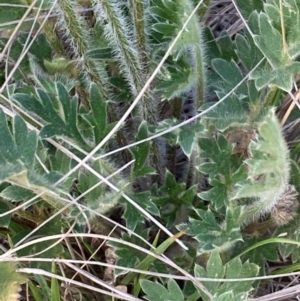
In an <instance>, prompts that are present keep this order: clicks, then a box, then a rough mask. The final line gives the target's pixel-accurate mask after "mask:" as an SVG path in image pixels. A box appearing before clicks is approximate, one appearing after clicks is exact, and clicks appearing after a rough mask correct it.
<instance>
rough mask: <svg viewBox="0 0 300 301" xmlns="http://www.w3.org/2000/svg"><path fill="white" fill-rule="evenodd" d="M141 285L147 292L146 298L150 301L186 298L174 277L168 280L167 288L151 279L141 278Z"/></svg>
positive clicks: (179, 300) (180, 300) (181, 300)
mask: <svg viewBox="0 0 300 301" xmlns="http://www.w3.org/2000/svg"><path fill="white" fill-rule="evenodd" d="M141 286H142V289H143V291H144V292H145V293H146V299H147V300H149V301H156V300H157V301H164V300H170V301H183V300H184V296H183V293H182V292H181V289H180V287H179V286H178V284H177V283H176V282H175V280H173V279H170V280H169V281H168V286H167V288H165V287H164V286H163V285H161V284H160V283H155V282H151V281H149V280H141Z"/></svg>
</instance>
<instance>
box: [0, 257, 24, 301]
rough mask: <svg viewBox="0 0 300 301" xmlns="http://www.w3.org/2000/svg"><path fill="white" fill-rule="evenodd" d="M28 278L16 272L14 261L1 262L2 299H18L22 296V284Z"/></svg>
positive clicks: (0, 287)
mask: <svg viewBox="0 0 300 301" xmlns="http://www.w3.org/2000/svg"><path fill="white" fill-rule="evenodd" d="M25 281H26V278H25V277H24V276H22V275H21V274H20V273H17V272H16V264H15V263H13V262H1V263H0V300H1V301H4V300H12V301H17V300H19V298H20V294H19V292H20V290H21V284H22V283H24V282H25Z"/></svg>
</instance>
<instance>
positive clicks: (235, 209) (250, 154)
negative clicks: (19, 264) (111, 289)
mask: <svg viewBox="0 0 300 301" xmlns="http://www.w3.org/2000/svg"><path fill="white" fill-rule="evenodd" d="M0 2H1V4H4V2H3V1H1V0H0ZM209 2H210V1H205V3H204V4H203V5H200V6H199V7H200V9H199V10H198V11H197V12H196V13H195V14H194V15H191V14H192V12H193V10H194V9H195V7H196V5H198V1H194V0H189V1H182V0H176V1H171V0H153V1H144V0H131V1H117V0H113V1H104V0H83V1H81V0H78V1H76V0H58V1H57V3H56V5H55V7H54V11H53V12H52V13H53V15H51V18H48V19H46V20H45V24H44V25H43V30H42V31H40V32H39V33H38V35H37V37H35V36H34V34H35V32H36V30H37V29H39V27H40V26H41V22H42V21H41V20H40V19H39V20H38V21H37V22H36V23H34V24H35V25H34V26H33V27H32V31H30V30H29V29H30V28H31V27H29V26H32V25H33V21H32V20H34V18H35V17H36V16H37V9H36V6H37V5H40V4H43V5H42V8H43V9H44V10H45V11H46V12H49V9H50V6H51V5H52V2H51V1H45V3H42V2H41V1H37V3H36V4H35V8H34V9H33V10H32V11H28V17H29V19H28V20H26V21H25V22H24V24H23V25H22V26H21V28H20V30H19V31H17V32H16V33H14V35H15V36H14V37H13V38H12V39H10V38H11V30H12V29H13V28H14V27H12V23H9V22H15V21H17V20H19V19H21V18H22V16H23V14H24V13H25V11H26V9H27V7H28V5H30V4H32V3H33V2H32V1H31V0H26V1H11V4H19V5H18V6H9V5H6V4H5V5H4V6H0V19H1V22H3V23H4V24H1V28H5V31H3V33H2V32H1V39H0V45H1V50H2V49H5V52H3V54H2V55H1V64H2V63H3V65H1V69H2V67H3V66H4V67H5V68H3V70H5V71H4V72H1V71H0V81H1V84H2V83H4V82H5V81H6V77H7V72H8V73H9V72H10V71H11V70H12V69H13V68H14V66H15V65H16V64H17V63H16V62H17V61H18V59H19V58H20V57H21V56H22V55H23V50H24V49H23V48H24V45H25V44H27V42H32V44H31V46H30V47H29V49H28V50H27V51H26V54H25V56H24V58H23V59H22V61H21V62H20V63H18V64H17V68H16V70H15V71H14V73H13V74H11V76H10V79H9V80H8V83H7V84H6V85H5V87H3V88H1V91H2V95H1V99H0V101H1V110H0V129H1V130H0V141H2V142H1V143H0V183H1V185H0V196H1V199H0V232H1V236H3V241H9V246H8V245H6V246H5V247H3V248H1V250H2V252H3V253H5V252H4V250H5V248H14V246H20V245H22V244H23V243H25V242H27V241H30V239H33V237H32V236H33V235H35V237H38V238H39V237H47V236H49V235H52V234H61V233H65V232H66V231H70V232H73V233H76V232H78V233H80V235H81V237H80V239H79V238H78V237H77V238H76V239H74V240H73V238H72V239H71V238H70V237H67V235H66V237H64V238H65V239H64V240H63V241H62V243H57V244H54V245H53V241H52V240H49V241H43V242H37V243H35V244H34V245H32V246H26V247H24V248H20V249H19V250H18V251H16V252H15V253H14V255H15V256H16V257H17V256H34V257H35V258H39V259H41V258H43V259H45V258H55V257H60V258H72V259H78V258H80V259H81V257H82V256H84V257H86V258H93V256H98V257H99V258H100V259H99V258H97V261H99V262H103V258H102V256H104V255H103V253H104V252H103V253H102V251H98V250H97V251H96V252H94V251H95V250H94V247H95V245H97V243H95V241H92V242H90V241H86V240H85V238H84V232H86V231H87V229H88V230H89V231H90V230H91V231H92V233H95V234H100V235H102V236H101V240H102V239H104V236H103V235H108V234H109V236H110V235H117V237H119V238H121V240H119V241H118V242H116V241H114V242H109V244H110V246H111V247H112V248H113V250H114V253H115V254H114V256H115V257H114V258H113V263H116V264H117V265H119V266H123V267H125V268H136V269H140V270H143V271H152V272H163V273H174V274H175V273H176V274H178V273H179V272H180V273H181V274H185V276H187V277H188V278H186V279H188V280H183V281H182V282H183V286H181V285H180V284H179V282H177V281H176V280H174V279H170V280H164V277H163V276H154V275H152V276H151V278H150V276H148V275H144V274H139V273H138V272H130V273H129V272H128V271H126V270H125V271H124V270H121V269H115V270H114V275H113V276H110V279H108V280H107V281H106V280H105V281H106V282H110V283H111V284H113V285H114V286H115V285H118V284H119V283H121V284H124V285H126V286H127V288H128V290H130V289H131V288H132V291H129V293H130V294H132V295H135V296H137V297H140V296H143V295H144V298H145V299H147V300H150V301H156V300H162V301H163V300H174V301H175V300H182V301H183V300H187V301H192V300H204V301H206V300H207V301H208V300H214V301H215V300H217V301H221V300H250V296H254V295H255V289H256V288H257V285H258V282H254V280H253V281H243V282H240V281H239V279H240V278H247V277H255V276H257V275H258V272H259V270H260V273H261V274H263V273H264V272H265V270H264V266H265V263H266V262H267V261H277V260H279V258H280V256H281V257H283V258H288V257H291V260H292V262H293V263H295V264H297V263H299V260H300V256H299V250H298V246H296V245H293V246H291V245H289V244H287V241H286V243H285V244H284V243H282V244H280V245H278V247H277V248H274V247H271V246H269V245H267V246H264V245H263V241H264V240H263V239H264V238H263V237H264V236H266V237H267V236H272V235H273V236H274V237H276V236H278V235H282V234H283V233H286V235H287V236H288V237H289V238H291V239H294V240H299V225H298V223H297V222H296V220H297V219H296V218H295V217H296V216H297V212H298V200H297V191H299V179H300V177H299V166H298V165H299V160H297V158H298V155H297V153H298V150H299V146H298V147H297V146H294V144H293V143H290V145H289V146H290V148H291V150H292V151H291V154H292V155H290V153H289V149H288V146H287V143H286V141H285V137H284V135H283V133H282V128H281V125H280V124H279V121H278V119H277V116H276V114H275V108H274V106H275V105H278V104H280V103H281V102H284V101H285V100H284V97H285V94H286V93H287V92H293V91H292V88H293V82H294V79H295V83H296V84H298V79H297V77H296V78H295V76H297V75H298V73H299V64H300V63H299V55H300V52H299V49H300V45H299V43H300V42H299V23H300V17H299V16H300V13H299V10H300V3H299V1H296V0H295V1H290V0H282V1H277V0H266V1H259V0H257V1H242V0H237V1H236V3H237V5H238V8H239V12H240V13H241V14H242V16H243V17H244V18H245V20H246V23H247V26H246V27H245V28H244V29H243V30H242V31H240V32H238V33H237V34H236V35H234V38H232V35H231V34H230V33H229V32H226V31H223V32H222V33H220V34H219V36H218V37H215V36H214V33H213V32H212V30H211V29H210V28H205V25H204V23H203V19H202V18H203V15H204V13H205V11H206V9H207V7H208V6H209ZM24 5H27V6H26V8H25V7H24ZM199 16H200V18H201V20H199ZM189 17H191V18H190V21H189V22H188V23H187V24H186V21H187V20H188V18H189ZM6 22H7V24H6ZM184 26H185V28H184V29H183V27H184ZM175 39H177V40H176V43H174V45H173V48H172V49H169V46H170V45H171V44H172V42H174V40H175ZM8 43H11V44H10V45H8ZM169 50H170V51H169ZM167 51H169V53H170V55H169V56H168V57H167V58H165V57H164V56H165V54H166V52H167ZM162 59H163V60H164V64H163V66H162V67H161V68H160V70H159V72H158V74H157V77H156V78H155V79H154V80H153V81H152V82H151V83H150V84H149V86H148V87H147V90H146V92H145V93H144V94H143V96H142V97H140V98H139V99H138V100H139V101H137V99H136V97H137V95H138V94H139V92H140V91H141V90H142V89H143V88H144V85H145V83H146V82H147V80H148V78H149V77H150V76H151V75H152V74H153V72H154V70H155V68H156V67H157V66H158V65H159V63H160V62H161V60H162ZM254 68H255V70H253V69H254ZM6 71H7V72H6ZM155 72H156V71H155ZM246 75H247V78H245V76H246ZM228 94H229V95H228ZM206 95H208V96H210V97H212V99H213V102H210V101H206ZM135 99H136V101H135V102H134V100H135ZM133 102H134V104H135V106H134V107H133V106H132V104H133ZM217 102H218V103H217ZM212 105H213V107H212ZM200 111H202V114H201V118H200V119H199V120H196V118H197V117H199V116H196V115H197V114H198V113H199V112H200ZM125 114H126V115H125ZM124 115H125V117H126V118H123V117H124ZM279 115H280V114H279ZM298 115H299V114H298V113H297V112H293V114H291V116H290V119H291V120H289V122H290V121H293V120H294V119H295V118H299V116H298ZM195 116H196V117H195ZM295 116H296V117H295ZM121 118H123V122H122V123H120V122H119V121H120V119H121ZM190 118H193V121H191V122H190V123H189V124H184V125H180V123H181V122H182V121H185V120H188V119H190ZM161 132H164V134H163V135H162V134H160V133H161ZM153 135H158V136H159V135H160V137H156V138H155V139H152V138H151V136H153ZM87 156H88V158H87ZM290 156H291V157H292V159H295V161H291V160H290ZM80 160H83V161H80ZM78 164H79V165H78ZM124 166H125V167H124ZM103 179H104V180H103ZM108 182H109V184H110V185H107V184H108ZM129 200H131V202H129ZM70 202H72V203H70ZM65 205H67V206H65ZM135 205H137V206H138V207H139V208H142V209H143V210H144V211H143V213H142V212H141V210H139V209H137V206H135ZM10 210H12V212H13V213H10V214H8V211H10ZM146 215H147V216H146ZM99 216H101V217H99ZM105 219H108V220H109V219H110V220H114V222H116V223H118V224H120V225H123V226H126V227H127V229H128V232H126V231H125V230H124V231H123V230H122V231H123V233H113V234H111V230H112V227H111V225H110V224H109V222H106V221H105ZM104 221H105V222H104ZM107 223H108V224H109V226H108V225H107ZM158 228H161V230H164V231H165V232H167V231H168V235H170V233H175V231H176V228H177V229H179V230H182V232H180V233H179V234H176V235H174V236H173V237H169V238H168V237H165V236H164V235H165V234H162V233H160V232H158ZM268 229H271V230H270V231H271V232H272V233H271V234H270V232H268V231H267V230H268ZM183 234H186V235H184V236H183ZM258 234H261V236H259V235H258ZM137 235H140V237H137ZM182 236H183V237H182ZM105 238H107V239H109V237H105ZM179 238H181V239H182V240H183V243H184V245H186V246H188V248H189V250H186V252H185V253H184V251H182V250H181V249H180V248H181V247H180V246H179V245H178V244H177V242H178V241H177V240H178V239H179ZM122 241H123V242H128V243H131V244H133V245H126V244H123V243H122ZM145 241H148V242H150V244H151V245H150V249H151V251H152V252H153V253H154V254H156V255H164V254H167V257H170V258H171V259H172V260H173V261H172V262H171V261H170V262H169V263H170V266H169V265H165V263H164V262H161V261H160V260H158V259H156V258H155V257H153V256H150V255H147V254H146V253H144V252H142V249H149V246H147V245H146V243H145ZM75 242H77V243H80V247H79V249H80V252H78V248H77V247H75V248H74V247H73V246H74V244H75ZM275 242H280V241H275ZM253 244H256V245H255V246H258V247H257V248H255V249H251V245H253ZM260 244H261V245H260ZM134 245H135V246H136V247H139V248H140V249H138V248H133V246H134ZM248 247H249V248H250V249H251V250H250V251H249V252H248V251H247V252H246V253H243V252H244V251H245V250H246V249H247V248H248ZM72 248H74V250H73V249H72ZM247 250H248V249H247ZM95 254H96V255H95ZM239 254H243V255H242V256H241V255H239ZM4 255H5V254H4ZM87 255H88V256H87ZM90 255H91V257H90ZM279 255H280V256H279ZM105 256H106V254H105ZM105 259H106V260H107V262H110V261H109V260H110V259H109V258H105ZM175 261H176V264H177V265H178V266H176V265H175ZM1 264H2V265H3V268H1V269H0V270H1V271H2V270H3V271H4V272H5V273H7V274H9V275H10V276H11V279H8V280H7V282H5V283H4V282H3V281H2V280H3V279H4V276H3V275H2V280H1V282H0V285H1V284H3V283H4V284H5V285H2V287H1V289H2V291H3V293H0V295H1V297H2V296H5V298H6V299H7V300H8V299H12V300H14V299H13V298H15V299H16V296H17V291H18V288H19V284H20V283H22V282H23V279H24V278H23V277H22V276H20V275H19V274H16V272H15V266H14V265H13V264H10V263H6V262H2V263H1ZM24 265H26V266H29V267H35V268H39V269H44V270H45V271H47V272H50V271H51V272H52V273H56V274H60V273H61V270H60V269H58V267H57V266H56V264H55V263H51V264H50V263H49V262H43V261H41V262H34V261H33V262H30V263H29V264H28V263H24ZM68 268H69V266H68ZM82 269H84V267H83V268H82ZM99 270H100V272H99V271H98V270H96V269H95V270H93V271H92V270H89V272H91V273H95V275H96V276H97V277H100V278H101V277H103V275H104V274H105V273H106V271H104V270H102V269H99ZM63 274H64V275H70V273H69V271H68V272H67V273H65V271H64V273H63ZM122 274H126V275H125V276H122V277H123V278H122V280H120V278H118V277H119V276H120V275H122ZM195 277H206V278H220V281H219V282H213V281H210V282H206V281H203V286H201V285H202V282H201V281H197V280H196V278H195ZM232 278H234V279H236V280H237V281H236V282H226V281H222V279H232ZM14 281H15V284H13V283H14ZM66 282H67V280H66ZM70 286H71V284H70ZM29 287H30V291H31V294H32V296H33V297H34V298H35V300H43V299H45V300H59V299H60V298H61V296H62V290H63V286H61V285H60V282H59V281H58V280H57V279H54V278H52V279H51V280H50V279H48V278H46V277H44V276H41V275H36V276H31V277H30V281H29ZM182 287H183V288H182ZM5 290H6V291H5ZM69 291H70V294H73V293H74V292H73V291H74V290H73V289H70V290H69ZM76 294H77V291H76V293H74V295H72V299H74V300H77V299H78V300H79V299H80V300H90V299H93V297H92V296H91V293H90V292H86V291H85V290H82V291H80V292H79V293H78V295H76Z"/></svg>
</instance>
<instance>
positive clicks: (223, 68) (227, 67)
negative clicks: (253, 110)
mask: <svg viewBox="0 0 300 301" xmlns="http://www.w3.org/2000/svg"><path fill="white" fill-rule="evenodd" d="M212 66H213V68H214V70H215V71H216V72H217V73H218V74H219V75H220V77H221V78H222V79H223V81H224V82H225V84H224V85H225V87H226V89H225V90H224V92H225V93H227V92H229V91H230V90H232V89H233V88H235V86H236V85H237V84H238V83H239V82H240V81H241V80H242V79H243V74H242V73H241V70H240V68H239V67H238V65H237V64H236V63H235V61H233V60H231V61H229V62H228V61H226V60H223V59H214V60H213V61H212ZM235 93H236V94H237V95H239V94H241V95H242V96H243V97H245V96H247V95H248V89H247V85H246V83H243V84H241V85H240V86H239V87H238V88H237V89H236V92H235Z"/></svg>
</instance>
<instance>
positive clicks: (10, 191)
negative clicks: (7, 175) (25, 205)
mask: <svg viewBox="0 0 300 301" xmlns="http://www.w3.org/2000/svg"><path fill="white" fill-rule="evenodd" d="M1 196H2V197H3V198H6V199H8V200H11V201H12V202H20V201H24V200H29V199H31V198H33V197H34V196H35V194H34V193H33V192H32V191H31V190H29V189H26V188H23V187H19V186H13V185H11V186H8V187H7V188H5V189H4V190H3V191H2V192H1Z"/></svg>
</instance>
